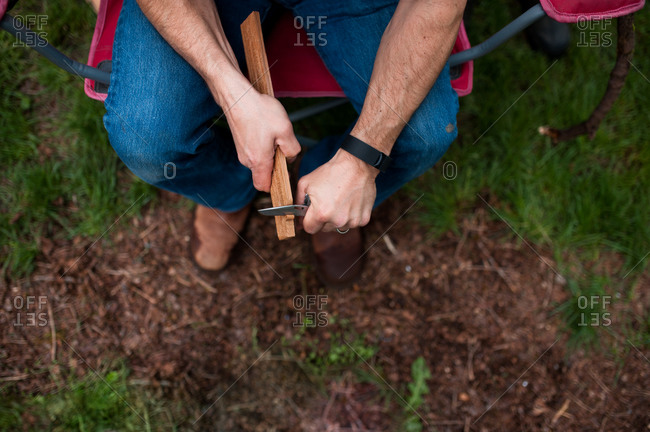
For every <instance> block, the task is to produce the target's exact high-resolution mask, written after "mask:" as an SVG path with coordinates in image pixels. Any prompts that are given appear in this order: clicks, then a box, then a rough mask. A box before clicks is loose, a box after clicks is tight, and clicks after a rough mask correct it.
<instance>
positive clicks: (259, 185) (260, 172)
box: [251, 161, 273, 192]
mask: <svg viewBox="0 0 650 432" xmlns="http://www.w3.org/2000/svg"><path fill="white" fill-rule="evenodd" d="M272 171H273V162H272V161H271V163H267V162H264V163H260V164H258V165H256V166H254V167H252V168H251V172H252V173H253V186H254V187H255V189H257V190H258V191H262V192H269V191H270V190H271V172H272Z"/></svg>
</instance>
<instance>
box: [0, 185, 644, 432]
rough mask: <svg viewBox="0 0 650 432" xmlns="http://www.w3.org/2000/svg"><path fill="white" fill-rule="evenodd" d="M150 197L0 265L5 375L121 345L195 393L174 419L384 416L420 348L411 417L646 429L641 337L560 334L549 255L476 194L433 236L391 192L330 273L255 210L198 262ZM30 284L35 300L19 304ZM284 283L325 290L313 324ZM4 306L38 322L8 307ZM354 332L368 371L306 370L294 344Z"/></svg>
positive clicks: (47, 382) (173, 202)
mask: <svg viewBox="0 0 650 432" xmlns="http://www.w3.org/2000/svg"><path fill="white" fill-rule="evenodd" d="M161 200H162V202H161V203H159V204H158V205H156V206H155V209H148V210H145V211H144V216H143V217H142V218H141V219H139V218H136V217H132V216H130V215H127V216H125V218H128V219H129V220H128V224H126V225H128V226H127V227H126V228H124V225H122V227H123V228H114V229H112V230H110V231H108V232H107V233H106V235H105V236H104V237H103V238H101V239H100V240H99V241H97V242H96V243H95V242H94V239H75V240H74V241H63V240H48V239H43V241H42V243H41V249H42V254H41V256H40V258H39V261H38V265H37V270H36V271H35V272H34V274H33V275H32V276H30V277H29V278H26V279H23V280H10V281H7V280H5V281H2V286H1V287H0V288H1V290H0V295H1V299H2V305H3V309H4V310H3V313H2V315H0V328H1V329H2V331H1V334H0V341H1V343H0V359H1V367H0V376H1V378H2V380H3V381H5V382H6V381H11V382H15V385H16V389H17V390H19V391H26V392H48V391H52V390H53V389H54V388H55V384H54V383H53V381H52V379H51V377H50V376H49V374H48V373H37V372H38V371H42V370H47V368H48V367H49V366H50V365H52V362H53V360H56V362H58V364H59V365H61V366H60V367H61V368H67V367H71V368H75V369H76V370H78V371H88V370H89V367H92V368H94V369H101V367H102V365H103V364H105V362H106V360H107V359H111V358H126V359H127V361H128V366H129V368H130V369H131V370H132V375H131V378H132V379H134V380H137V381H138V382H140V383H144V384H146V385H148V386H150V387H151V388H158V389H162V391H163V392H164V393H165V394H167V395H168V396H170V397H177V398H191V399H192V400H193V401H195V404H194V406H201V407H202V408H201V409H197V410H195V412H190V413H187V417H188V419H187V420H186V421H185V422H184V423H183V424H181V425H180V428H181V430H224V431H235V430H237V431H239V430H241V431H300V430H306V431H339V430H348V431H370V430H372V431H396V430H400V426H399V424H400V422H401V421H403V420H404V415H403V413H404V408H403V406H402V405H400V402H399V401H400V397H406V393H407V388H406V383H407V382H410V381H411V364H412V363H413V361H414V360H415V359H416V358H417V357H418V356H423V357H424V358H425V359H426V362H427V365H428V367H429V369H430V370H431V374H432V378H431V379H430V380H429V382H428V384H429V389H430V393H429V394H427V395H425V404H424V405H423V406H421V407H420V408H419V409H418V410H417V411H418V414H419V415H420V416H421V418H422V420H421V422H422V424H423V426H424V428H423V430H425V431H450V432H451V431H644V430H650V409H649V407H650V390H649V389H650V362H649V361H648V357H649V356H650V353H648V352H647V350H646V351H645V352H642V351H638V350H637V349H636V348H634V347H630V346H628V348H629V349H628V350H627V354H625V356H624V357H623V359H622V361H615V360H614V359H613V357H612V356H610V355H606V354H598V353H589V354H588V355H585V354H583V353H581V352H580V351H578V352H575V353H574V352H570V351H568V348H567V339H568V338H567V336H566V335H564V334H563V333H562V332H561V331H560V326H561V323H562V321H561V319H560V318H559V317H558V316H557V314H554V313H553V312H554V310H555V309H556V307H557V304H558V303H560V302H562V301H564V300H566V298H567V292H566V289H565V285H566V282H565V280H564V278H562V277H561V276H559V275H557V274H556V273H555V271H554V267H555V263H554V261H553V259H552V255H551V254H550V252H549V251H544V250H541V249H539V248H537V247H535V248H536V251H537V252H539V254H540V256H541V258H540V257H538V255H537V254H536V252H535V251H533V250H531V248H530V247H529V246H528V245H527V244H526V243H522V242H521V241H517V240H518V239H517V237H516V236H515V235H514V234H513V233H512V231H511V230H510V228H508V226H507V225H506V224H504V223H501V222H495V221H493V220H492V218H490V214H489V212H490V210H489V208H487V207H484V206H481V205H480V204H482V203H480V202H479V203H477V208H476V209H475V211H474V214H473V216H472V217H471V218H468V219H466V220H465V221H464V222H463V223H462V225H461V228H462V229H461V232H460V233H459V235H455V234H452V233H449V234H447V235H445V236H443V237H442V238H439V239H436V240H434V239H431V238H429V237H428V236H427V235H426V230H425V229H424V228H422V227H421V226H420V225H419V224H418V223H417V221H416V217H415V216H414V214H415V213H416V212H417V211H418V204H417V203H416V204H415V205H414V206H413V207H412V208H411V210H410V211H409V212H407V213H406V214H405V215H404V216H403V217H401V216H402V215H403V213H404V211H405V210H406V209H407V208H408V207H409V206H410V205H412V204H413V203H412V201H410V200H409V198H408V197H406V195H398V196H397V197H394V198H392V199H391V200H389V202H388V203H386V204H384V205H383V206H381V207H380V208H379V209H378V210H377V211H376V212H375V214H374V217H373V220H372V222H371V223H370V225H369V226H368V227H367V229H366V230H365V244H366V247H367V248H368V252H367V254H366V258H367V260H366V266H365V270H364V274H363V277H362V279H361V281H360V282H359V283H357V284H355V286H354V287H352V288H350V289H345V290H329V291H328V290H326V289H324V288H323V287H321V286H320V285H319V283H318V282H317V280H316V278H315V276H314V274H313V271H312V267H311V260H312V257H311V255H310V249H309V247H308V236H306V235H305V234H304V233H301V234H299V235H298V238H296V239H293V240H289V241H286V242H282V243H279V242H278V241H277V240H276V239H275V237H274V236H275V232H274V226H273V223H272V220H271V219H268V218H265V217H263V216H259V215H257V214H255V215H253V216H252V217H251V219H250V222H249V224H248V226H247V229H246V231H245V234H244V238H245V240H246V242H247V243H248V245H246V244H243V243H242V244H240V245H239V246H238V249H237V253H236V256H235V258H234V260H233V262H232V264H231V265H230V266H229V267H228V268H227V269H226V270H225V271H223V272H222V273H221V274H220V275H219V276H218V277H216V278H213V279H211V278H208V277H206V276H204V275H202V274H201V273H199V272H198V271H197V270H196V269H195V268H194V267H193V265H192V264H191V263H190V261H189V260H188V259H187V247H188V241H189V214H188V211H187V209H185V208H183V206H182V205H180V204H179V201H178V199H177V198H176V197H174V196H171V195H168V194H164V195H163V196H162V198H161ZM263 204H264V203H263V202H258V205H260V206H261V205H263ZM386 231H387V235H386V236H384V237H381V235H382V234H383V233H385V232H386ZM542 258H543V259H542ZM649 286H650V278H649V277H648V275H647V274H646V275H645V276H643V277H642V279H641V281H640V282H639V284H637V286H636V287H635V290H636V291H635V292H636V294H635V297H634V299H633V301H632V302H630V303H629V304H624V303H623V302H619V303H616V302H614V303H616V304H614V305H612V306H611V308H612V309H611V319H612V321H613V322H614V323H619V324H620V325H621V326H623V324H622V323H626V322H628V319H627V318H628V317H629V316H631V315H634V314H636V315H637V316H643V314H644V311H647V309H648V307H649V306H650V295H649V294H648V291H649V290H647V288H648V287H649ZM28 295H34V296H46V301H45V304H41V305H40V309H39V305H38V304H35V305H34V304H32V305H30V309H28V308H27V305H24V307H23V309H22V310H18V309H16V307H15V306H16V305H15V304H14V299H15V298H16V297H17V296H28ZM297 295H300V296H303V297H301V298H302V299H304V298H307V297H305V296H308V295H326V296H327V297H326V303H323V304H321V306H322V308H321V309H320V310H319V312H324V316H325V317H326V318H327V320H328V324H327V325H324V326H321V327H316V328H310V329H308V330H306V331H305V330H304V329H303V330H302V331H303V333H301V334H300V335H301V336H300V337H301V343H300V344H296V343H294V342H291V343H289V342H287V341H292V340H294V339H293V337H294V336H295V335H296V334H298V333H299V332H300V331H301V329H300V328H299V327H295V326H294V323H295V322H296V320H297V319H298V316H299V315H298V312H300V310H297V308H296V304H295V296H297ZM19 312H23V313H24V312H38V313H40V314H42V316H41V317H40V318H43V320H44V321H43V322H44V323H45V322H46V323H47V324H46V325H42V326H39V325H36V326H16V325H12V323H15V322H16V320H17V313H19ZM23 319H24V317H23ZM613 327H614V326H613ZM351 332H352V333H354V334H357V335H362V337H363V338H364V342H365V344H366V345H368V346H376V347H378V351H377V352H376V354H375V355H374V356H372V357H371V358H370V359H369V360H368V361H367V363H364V362H359V365H358V366H356V370H357V372H358V371H359V370H360V371H363V372H365V376H366V377H367V378H368V379H365V380H364V379H361V378H360V376H359V374H358V373H356V372H354V371H352V370H351V369H350V368H348V369H346V368H341V370H340V372H332V371H331V370H330V371H329V372H328V374H326V376H325V377H324V378H323V379H322V380H320V381H319V380H317V379H314V377H313V376H310V375H309V374H307V373H306V372H305V369H304V368H303V367H302V366H301V364H300V363H299V362H298V361H296V360H297V359H300V358H301V357H304V356H306V355H307V352H306V351H302V352H301V351H300V349H301V348H300V347H303V349H306V348H304V347H307V346H308V345H309V343H311V344H313V346H319V347H325V348H326V347H327V346H328V343H330V342H332V339H333V338H334V337H335V336H334V335H335V334H337V333H342V334H352V333H351ZM612 333H613V334H614V336H613V337H619V338H620V337H621V336H616V332H612ZM53 341H54V344H53ZM339 342H340V341H339ZM621 346H625V341H624V340H623V342H621ZM290 350H293V351H290ZM292 352H293V354H294V356H292V355H291V353H292ZM25 371H27V373H25ZM392 389H394V390H395V391H396V392H397V393H399V396H398V395H397V394H396V393H393V390H392ZM197 401H198V403H197ZM199 417H200V420H199V421H198V422H196V424H195V425H193V422H194V420H196V419H197V418H199Z"/></svg>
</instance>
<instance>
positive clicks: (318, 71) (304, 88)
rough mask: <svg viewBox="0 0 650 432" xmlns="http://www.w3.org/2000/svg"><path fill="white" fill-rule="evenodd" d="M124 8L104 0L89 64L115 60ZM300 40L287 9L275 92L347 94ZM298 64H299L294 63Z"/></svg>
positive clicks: (462, 45)
mask: <svg viewBox="0 0 650 432" xmlns="http://www.w3.org/2000/svg"><path fill="white" fill-rule="evenodd" d="M121 8H122V0H102V2H101V5H100V8H99V12H98V15H97V24H96V26H95V34H94V35H93V40H92V43H91V46H90V54H89V56H88V65H89V66H92V67H99V68H100V69H101V68H102V66H103V67H104V68H107V62H109V61H110V60H111V55H112V53H113V37H114V35H115V27H116V26H117V19H118V17H119V14H120V9H121ZM297 33H298V34H297ZM297 40H301V41H305V40H308V39H307V35H306V34H305V32H304V30H303V29H302V28H296V26H295V25H294V22H293V16H292V15H291V13H289V12H288V11H286V12H285V13H284V14H282V15H281V16H280V18H279V19H278V20H277V22H276V23H275V25H274V26H273V29H272V31H271V33H270V34H269V36H268V37H267V40H266V52H267V57H268V59H269V64H274V63H275V62H276V60H284V61H279V62H278V63H277V65H278V67H274V68H272V69H271V71H270V72H271V80H272V81H273V90H274V93H275V96H276V97H301V98H302V97H327V96H329V97H339V98H344V97H345V94H343V91H342V90H341V88H340V87H339V85H338V84H337V83H336V81H335V80H334V78H333V77H332V75H330V73H329V71H328V70H327V68H326V67H325V65H324V64H323V61H322V60H321V59H320V57H319V56H318V53H317V52H316V49H315V48H314V47H313V46H309V45H308V44H304V43H303V44H296V41H297ZM468 48H470V44H469V39H468V38H467V33H466V32H465V27H464V26H461V29H460V31H459V33H458V38H457V39H456V44H455V45H454V52H459V51H463V50H466V49H468ZM296 65H297V67H294V66H296ZM472 71H473V64H472V62H471V61H469V62H467V63H466V64H464V65H463V66H462V70H461V72H460V73H459V74H457V77H456V78H455V79H454V80H453V81H452V85H453V87H454V89H456V91H457V92H458V95H459V96H465V95H468V94H469V93H471V91H472V74H473V72H472ZM85 91H86V94H87V95H88V96H89V97H91V98H93V99H97V100H102V101H103V100H105V99H106V88H105V87H104V86H99V88H96V83H95V81H93V80H91V79H86V84H85Z"/></svg>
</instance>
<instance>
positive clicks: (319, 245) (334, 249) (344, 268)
mask: <svg viewBox="0 0 650 432" xmlns="http://www.w3.org/2000/svg"><path fill="white" fill-rule="evenodd" d="M311 239H312V242H311V243H312V247H313V249H314V257H315V261H316V263H315V264H316V276H318V279H319V280H320V281H321V282H322V283H323V284H324V285H326V286H328V287H333V288H341V287H344V286H349V285H350V284H352V283H353V282H355V281H356V280H357V279H359V276H361V270H362V269H363V257H362V255H363V241H362V236H361V229H360V228H354V229H351V230H350V231H348V232H347V233H346V234H339V233H338V232H336V231H334V232H319V233H316V234H314V235H313V236H312V238H311Z"/></svg>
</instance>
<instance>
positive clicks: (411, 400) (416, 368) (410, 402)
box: [403, 357, 431, 432]
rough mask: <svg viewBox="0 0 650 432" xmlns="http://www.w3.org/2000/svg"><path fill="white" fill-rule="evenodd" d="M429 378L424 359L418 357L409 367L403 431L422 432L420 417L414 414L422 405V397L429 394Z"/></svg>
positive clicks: (429, 374)
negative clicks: (409, 379)
mask: <svg viewBox="0 0 650 432" xmlns="http://www.w3.org/2000/svg"><path fill="white" fill-rule="evenodd" d="M430 378H431V371H430V370H429V368H428V367H427V364H426V361H425V360H424V357H418V358H417V359H415V361H414V362H413V364H412V365H411V379H412V381H411V382H410V383H408V391H409V393H408V397H407V398H406V403H407V405H406V406H405V407H404V412H405V414H406V420H404V424H403V430H404V431H406V432H420V431H422V423H421V422H420V420H421V419H420V416H419V415H418V413H417V412H416V411H417V410H418V409H419V408H420V407H421V406H422V404H423V403H424V398H423V396H424V395H425V394H428V393H429V386H428V385H427V380H429V379H430Z"/></svg>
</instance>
